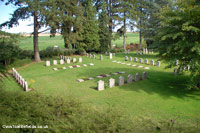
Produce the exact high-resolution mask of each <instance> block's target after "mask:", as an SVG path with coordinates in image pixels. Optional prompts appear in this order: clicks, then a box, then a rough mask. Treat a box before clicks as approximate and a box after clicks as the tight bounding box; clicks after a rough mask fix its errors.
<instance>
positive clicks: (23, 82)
mask: <svg viewBox="0 0 200 133" xmlns="http://www.w3.org/2000/svg"><path fill="white" fill-rule="evenodd" d="M24 86H25V80H24V79H22V88H24Z"/></svg>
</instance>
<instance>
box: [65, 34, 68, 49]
mask: <svg viewBox="0 0 200 133" xmlns="http://www.w3.org/2000/svg"><path fill="white" fill-rule="evenodd" d="M64 44H65V48H66V49H69V44H68V43H67V37H66V35H65V36H64Z"/></svg>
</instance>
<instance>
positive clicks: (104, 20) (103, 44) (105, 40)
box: [99, 3, 110, 52]
mask: <svg viewBox="0 0 200 133" xmlns="http://www.w3.org/2000/svg"><path fill="white" fill-rule="evenodd" d="M107 14H108V13H107V11H106V5H105V3H103V6H102V11H101V13H100V14H99V41H100V49H99V51H101V52H105V51H107V49H108V48H109V47H110V37H109V36H110V34H109V27H108V23H109V18H108V15H107Z"/></svg>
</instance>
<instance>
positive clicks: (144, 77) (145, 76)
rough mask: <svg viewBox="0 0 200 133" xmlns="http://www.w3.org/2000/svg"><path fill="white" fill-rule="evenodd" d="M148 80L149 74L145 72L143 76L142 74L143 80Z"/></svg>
mask: <svg viewBox="0 0 200 133" xmlns="http://www.w3.org/2000/svg"><path fill="white" fill-rule="evenodd" d="M146 79H147V73H146V72H143V74H142V80H146Z"/></svg>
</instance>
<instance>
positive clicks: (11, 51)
mask: <svg viewBox="0 0 200 133" xmlns="http://www.w3.org/2000/svg"><path fill="white" fill-rule="evenodd" d="M19 51H20V49H19V47H18V46H16V45H14V44H12V43H8V42H0V63H1V65H3V66H5V67H7V65H9V64H11V63H12V62H13V61H14V60H15V59H16V58H18V57H19Z"/></svg>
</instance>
